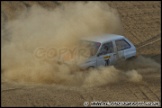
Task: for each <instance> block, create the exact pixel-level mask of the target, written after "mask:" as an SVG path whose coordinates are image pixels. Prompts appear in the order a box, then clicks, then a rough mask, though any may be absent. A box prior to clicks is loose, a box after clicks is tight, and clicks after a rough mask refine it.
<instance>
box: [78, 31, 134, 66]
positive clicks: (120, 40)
mask: <svg viewBox="0 0 162 108" xmlns="http://www.w3.org/2000/svg"><path fill="white" fill-rule="evenodd" d="M82 41H83V43H88V44H90V45H91V47H93V48H95V51H93V54H92V56H90V57H89V58H88V59H87V60H86V61H85V62H84V63H82V64H81V65H80V67H81V68H83V69H87V68H93V67H98V66H108V65H113V64H115V63H116V62H117V61H118V60H119V59H128V58H132V57H135V56H136V48H135V46H134V45H133V44H132V43H131V42H130V41H129V40H128V39H127V38H125V37H124V36H121V35H115V34H107V35H103V36H97V37H92V38H84V39H82Z"/></svg>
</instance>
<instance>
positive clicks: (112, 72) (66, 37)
mask: <svg viewBox="0 0 162 108" xmlns="http://www.w3.org/2000/svg"><path fill="white" fill-rule="evenodd" d="M1 26H2V25H1ZM3 26H4V25H3ZM2 28H3V27H2ZM5 29H6V31H5V32H7V33H8V35H7V37H10V38H9V40H7V43H5V44H3V45H2V56H1V57H2V61H1V63H2V73H1V74H2V80H3V81H12V82H19V83H24V82H25V83H26V82H27V83H43V84H59V85H66V86H86V87H89V86H100V85H106V84H109V83H114V82H118V81H120V80H121V76H122V78H124V80H128V81H133V82H139V81H141V80H142V75H141V74H139V73H138V72H139V71H141V70H138V69H136V68H134V67H132V68H131V69H130V70H123V69H121V67H120V66H118V67H119V68H116V67H114V66H110V67H100V68H98V69H92V70H84V71H83V70H80V69H79V68H78V67H77V65H76V63H75V62H74V63H72V64H68V65H67V64H65V63H61V62H58V61H55V60H54V59H53V58H55V59H59V57H58V56H60V54H63V53H64V51H65V46H66V50H67V49H68V50H70V51H71V50H72V49H73V48H74V47H76V43H78V41H79V40H80V38H82V37H88V36H96V35H101V34H106V33H113V34H122V32H123V30H122V25H121V22H120V17H119V15H118V13H117V11H116V10H115V9H112V8H111V7H109V6H108V5H107V4H105V3H102V2H88V3H83V2H75V3H65V4H62V5H61V6H58V7H57V8H56V9H54V10H46V9H44V8H41V7H39V6H32V7H31V8H30V9H28V10H24V12H23V13H22V14H21V15H20V16H19V17H18V18H17V19H15V20H13V21H8V22H7V23H6V24H5ZM3 35H5V33H3ZM2 41H6V38H2ZM2 43H3V42H2ZM56 52H57V53H56ZM143 59H144V58H142V60H143ZM139 63H140V62H139ZM147 63H148V62H147ZM147 63H146V64H147ZM151 64H152V62H151ZM137 65H138V64H137ZM155 65H156V64H155ZM132 66H134V65H132ZM149 66H150V65H149ZM130 67H131V66H130ZM137 67H138V66H137ZM146 67H147V66H146ZM153 69H154V68H153Z"/></svg>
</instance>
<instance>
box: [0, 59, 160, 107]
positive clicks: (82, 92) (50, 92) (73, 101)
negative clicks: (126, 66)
mask: <svg viewBox="0 0 162 108" xmlns="http://www.w3.org/2000/svg"><path fill="white" fill-rule="evenodd" d="M156 58H157V57H156ZM159 58H160V57H159ZM142 76H143V80H142V81H141V82H139V83H133V82H128V81H122V82H117V83H112V84H108V85H104V86H100V87H91V88H83V87H67V86H61V85H41V84H36V85H34V84H30V85H29V84H16V83H6V82H2V85H1V87H2V90H1V93H2V100H1V102H2V106H84V105H83V103H84V102H92V101H102V102H108V101H109V102H110V101H111V102H121V101H125V102H141V101H142V102H143V101H145V102H160V101H161V86H160V85H161V73H160V72H152V73H143V74H142ZM160 104H161V103H160Z"/></svg>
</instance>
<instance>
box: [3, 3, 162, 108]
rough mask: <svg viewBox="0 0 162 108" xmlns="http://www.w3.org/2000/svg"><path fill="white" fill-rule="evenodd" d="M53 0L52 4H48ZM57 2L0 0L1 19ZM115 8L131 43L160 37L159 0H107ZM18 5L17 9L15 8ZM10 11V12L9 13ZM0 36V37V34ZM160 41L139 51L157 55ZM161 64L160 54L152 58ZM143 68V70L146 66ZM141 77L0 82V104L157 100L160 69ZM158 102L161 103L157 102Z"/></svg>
mask: <svg viewBox="0 0 162 108" xmlns="http://www.w3.org/2000/svg"><path fill="white" fill-rule="evenodd" d="M52 3H53V4H52ZM60 3H61V2H55V3H54V2H49V3H47V2H44V3H43V2H21V3H20V2H15V3H13V2H2V4H3V5H2V12H1V15H3V18H2V20H3V19H4V20H12V19H14V18H15V16H17V15H18V13H19V11H21V10H22V9H27V8H29V7H31V5H33V4H39V5H41V6H42V7H45V8H47V7H48V8H49V7H55V6H57V5H59V4H60ZM108 3H109V5H110V6H111V7H113V8H116V9H117V10H118V11H119V14H120V16H121V19H122V23H123V27H124V35H126V36H127V38H129V39H130V40H131V41H132V42H133V43H134V44H135V45H138V44H140V43H142V42H145V41H147V40H149V39H150V38H152V37H154V36H157V35H158V36H159V37H161V35H159V34H161V30H160V18H161V17H160V9H161V5H160V2H108ZM15 7H18V8H15ZM13 11H14V12H13ZM2 38H3V37H2ZM160 45H161V41H160V40H159V41H158V42H155V43H154V44H150V45H149V46H147V48H146V47H144V48H141V49H140V50H139V51H141V52H140V53H141V54H146V55H149V54H161V52H160V49H161V46H160ZM152 58H153V59H155V60H156V61H157V62H158V63H159V64H161V61H160V60H161V56H156V57H152ZM146 70H147V69H146ZM141 74H142V76H143V80H142V81H141V82H139V83H133V82H128V81H121V82H117V83H113V84H108V85H104V86H100V87H91V88H83V87H67V86H61V85H43V84H18V83H12V82H10V83H9V82H3V80H2V82H1V103H2V106H3V107H4V106H15V107H18V106H37V107H38V106H84V105H83V103H84V102H92V101H104V102H108V101H114V102H116V101H118V102H119V101H126V102H139V101H146V102H155V101H157V102H160V101H161V70H160V72H159V71H158V72H151V73H149V72H148V73H141ZM160 104H161V103H160Z"/></svg>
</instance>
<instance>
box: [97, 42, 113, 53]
mask: <svg viewBox="0 0 162 108" xmlns="http://www.w3.org/2000/svg"><path fill="white" fill-rule="evenodd" d="M113 52H114V49H113V43H112V42H108V43H105V44H103V45H102V47H101V50H100V54H101V55H105V54H108V53H113Z"/></svg>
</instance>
